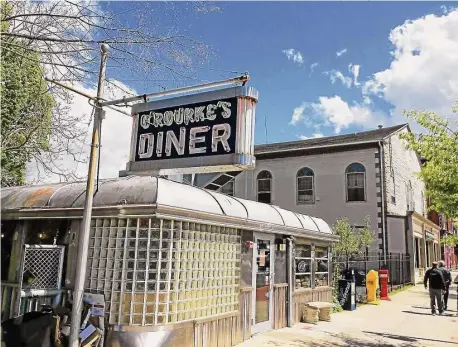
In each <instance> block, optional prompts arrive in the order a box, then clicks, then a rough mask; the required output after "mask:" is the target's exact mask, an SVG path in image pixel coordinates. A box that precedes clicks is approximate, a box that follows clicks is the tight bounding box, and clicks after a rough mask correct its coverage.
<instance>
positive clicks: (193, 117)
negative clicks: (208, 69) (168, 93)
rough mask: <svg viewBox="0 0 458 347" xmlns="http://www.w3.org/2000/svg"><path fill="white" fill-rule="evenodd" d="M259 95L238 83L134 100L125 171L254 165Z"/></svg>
mask: <svg viewBox="0 0 458 347" xmlns="http://www.w3.org/2000/svg"><path fill="white" fill-rule="evenodd" d="M257 101H258V93H257V91H256V90H255V89H253V88H251V87H245V86H238V87H231V88H225V89H219V90H214V91H210V92H205V93H200V94H193V95H185V96H180V97H175V98H169V99H165V100H157V101H151V102H147V103H142V104H135V105H134V106H133V107H132V114H133V117H134V127H133V131H132V144H131V154H130V161H129V163H128V164H127V172H128V173H133V174H151V173H153V174H174V173H197V172H217V171H234V170H246V169H253V168H254V165H255V158H254V141H253V137H254V119H255V109H256V103H257Z"/></svg>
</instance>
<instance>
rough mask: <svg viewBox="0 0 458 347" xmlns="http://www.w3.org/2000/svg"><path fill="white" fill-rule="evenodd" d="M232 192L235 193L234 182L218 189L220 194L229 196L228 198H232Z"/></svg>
mask: <svg viewBox="0 0 458 347" xmlns="http://www.w3.org/2000/svg"><path fill="white" fill-rule="evenodd" d="M234 191H235V180H231V181H229V182H227V183H226V184H225V185H224V186H222V187H221V188H220V189H219V192H220V193H223V194H226V195H230V196H234Z"/></svg>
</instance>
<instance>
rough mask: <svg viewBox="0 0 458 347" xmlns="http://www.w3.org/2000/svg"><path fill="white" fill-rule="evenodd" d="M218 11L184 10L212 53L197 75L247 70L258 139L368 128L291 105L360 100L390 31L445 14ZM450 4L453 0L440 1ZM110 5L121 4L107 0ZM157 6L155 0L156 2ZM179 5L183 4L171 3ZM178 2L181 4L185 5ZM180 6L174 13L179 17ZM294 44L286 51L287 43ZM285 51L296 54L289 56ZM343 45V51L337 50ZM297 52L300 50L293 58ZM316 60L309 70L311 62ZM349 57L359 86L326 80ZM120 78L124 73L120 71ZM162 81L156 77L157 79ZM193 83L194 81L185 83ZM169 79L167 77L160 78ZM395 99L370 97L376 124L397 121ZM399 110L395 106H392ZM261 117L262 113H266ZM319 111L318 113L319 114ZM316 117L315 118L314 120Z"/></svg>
mask: <svg viewBox="0 0 458 347" xmlns="http://www.w3.org/2000/svg"><path fill="white" fill-rule="evenodd" d="M215 4H216V5H217V6H219V7H220V9H221V11H220V12H210V13H200V14H197V15H195V16H189V15H186V14H185V12H184V11H183V12H182V13H181V14H182V15H183V17H184V18H180V22H181V23H186V25H185V26H183V27H182V28H181V29H182V30H184V32H186V34H187V35H189V36H191V37H193V38H196V39H199V40H200V41H202V42H204V43H206V44H208V45H209V46H210V50H211V51H212V52H214V53H215V55H214V56H213V57H212V58H211V60H210V61H209V62H208V63H207V64H205V65H203V66H200V68H199V69H197V71H196V77H198V78H199V79H202V80H219V79H222V78H225V77H230V76H233V75H232V74H231V73H229V72H228V71H240V72H243V71H248V72H249V73H250V76H251V82H250V85H252V86H254V87H256V88H257V89H258V90H259V92H260V99H259V104H258V109H257V127H256V143H264V142H266V135H265V127H264V123H265V122H267V128H268V135H267V141H268V142H277V141H288V140H294V139H297V138H298V137H299V136H302V137H304V136H306V137H311V136H313V134H317V135H316V136H319V135H320V134H323V135H325V136H326V135H333V134H336V133H338V132H339V130H340V133H347V132H353V131H359V130H363V129H366V128H371V127H374V126H375V125H376V124H375V123H373V122H367V123H364V122H362V123H360V124H358V122H355V123H354V124H349V125H348V126H345V127H340V129H339V130H338V131H336V127H335V125H334V124H329V122H328V123H326V122H324V125H323V124H322V123H323V122H322V121H318V120H317V119H315V118H317V117H315V116H314V117H311V116H310V117H309V118H314V119H313V120H309V121H306V123H304V122H301V121H299V122H298V123H296V124H295V125H291V124H289V122H290V121H291V118H292V114H293V112H294V109H295V108H297V107H300V106H301V105H303V104H305V105H307V106H306V107H305V108H306V110H305V111H304V113H305V114H306V115H305V118H307V117H308V115H310V114H311V113H316V112H311V109H310V107H312V109H313V105H312V106H310V104H314V103H317V102H318V100H319V98H320V97H329V98H330V97H334V96H339V97H340V98H341V99H342V100H343V101H344V102H347V103H349V104H351V103H352V102H356V103H363V95H362V85H363V84H364V81H367V80H370V79H371V76H372V75H373V74H374V73H376V72H379V71H383V70H385V69H387V68H389V67H390V64H391V62H392V60H393V57H392V55H391V51H392V50H393V45H392V43H391V42H390V41H389V35H390V32H391V31H392V30H393V29H394V28H395V27H397V26H399V25H402V24H403V23H404V22H405V21H407V20H416V19H418V18H421V17H422V16H425V15H428V14H436V15H437V16H442V15H444V7H443V4H442V3H440V2H401V3H397V2H287V3H285V2H217V3H215ZM446 5H448V6H450V5H453V3H446ZM110 6H115V7H116V6H122V3H116V2H115V3H112V4H111V5H110ZM157 6H161V5H159V4H158V5H157ZM176 6H177V7H178V8H180V6H181V4H177V5H176ZM183 6H184V4H183ZM179 16H180V11H179V12H178V17H179ZM292 49H293V50H294V51H291V50H292ZM286 50H290V51H289V52H291V53H292V55H295V56H296V61H294V60H293V59H292V57H291V59H288V57H287V54H286V53H284V51H286ZM342 50H346V51H345V53H343V54H342V55H341V56H337V55H336V52H338V51H342ZM298 52H299V53H300V57H302V59H300V58H298V57H299V55H298ZM312 64H318V65H317V66H316V67H315V68H314V71H313V72H312V71H311V65H312ZM349 64H353V65H359V66H360V68H359V76H358V81H360V86H359V87H358V86H355V85H353V86H351V87H347V86H346V85H345V84H344V83H342V82H341V81H340V80H339V79H338V78H336V79H335V82H334V83H332V80H331V77H332V76H331V75H332V73H331V71H333V70H334V72H337V71H340V72H341V74H342V76H343V78H347V79H346V81H347V82H348V81H349V80H348V78H350V79H353V78H354V76H352V74H351V72H350V71H349V68H348V67H349ZM121 81H122V78H121ZM161 83H162V82H161ZM183 83H187V84H194V83H195V82H193V81H187V82H183ZM164 84H165V85H167V82H165V83H164ZM130 86H131V87H133V88H135V89H136V90H137V91H138V92H147V91H151V90H155V89H157V87H156V86H152V85H148V84H147V83H141V82H137V83H134V84H131V85H130ZM393 107H394V106H393V105H392V104H391V103H390V102H387V101H386V100H384V99H383V98H373V99H372V104H371V111H372V112H373V113H375V114H378V115H383V116H380V117H379V118H378V119H379V121H380V123H383V124H387V125H388V124H391V123H399V122H400V121H403V119H402V118H401V117H395V118H393V117H392V116H391V115H390V112H391V111H392V110H393ZM396 111H399V110H395V112H396ZM398 113H399V112H398ZM266 117H267V118H266ZM318 118H320V117H318ZM317 124H321V125H320V126H319V127H318V125H317Z"/></svg>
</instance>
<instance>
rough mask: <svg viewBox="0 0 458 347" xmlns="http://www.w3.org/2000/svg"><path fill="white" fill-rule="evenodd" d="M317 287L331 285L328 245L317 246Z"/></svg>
mask: <svg viewBox="0 0 458 347" xmlns="http://www.w3.org/2000/svg"><path fill="white" fill-rule="evenodd" d="M314 263H315V288H316V287H325V286H328V285H329V258H328V249H327V247H315V262H314Z"/></svg>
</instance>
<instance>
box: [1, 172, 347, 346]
mask: <svg viewBox="0 0 458 347" xmlns="http://www.w3.org/2000/svg"><path fill="white" fill-rule="evenodd" d="M85 191H86V183H85V182H75V183H60V184H51V185H41V186H24V187H11V188H2V190H1V212H2V215H1V218H2V268H4V269H5V270H6V271H2V299H3V300H2V319H5V318H9V317H11V316H15V315H18V314H21V313H24V312H28V311H32V310H34V309H37V308H39V305H40V304H41V303H51V304H61V305H64V306H66V304H67V303H68V302H71V290H72V289H73V282H74V276H75V271H76V269H75V264H76V259H77V257H78V254H77V249H78V237H79V232H80V227H81V222H82V215H83V206H84V197H85ZM337 239H338V237H337V236H336V235H333V234H332V231H331V229H330V227H329V225H328V224H327V223H326V222H324V221H323V220H322V219H320V218H314V217H310V216H308V215H304V214H299V213H295V212H291V211H288V210H284V209H282V208H280V207H278V206H275V205H272V204H265V203H260V202H255V201H251V200H245V199H241V198H236V197H231V196H228V195H225V194H221V193H217V192H214V191H211V190H207V189H202V188H197V187H194V186H191V185H187V184H183V183H178V182H174V181H172V180H168V179H165V178H158V177H146V176H144V177H134V176H128V177H123V178H115V179H107V180H101V181H100V183H99V184H98V186H97V189H96V193H95V196H94V208H93V212H92V221H91V228H90V241H89V258H88V264H87V272H86V282H85V291H86V292H90V293H97V294H102V295H103V296H104V299H105V321H106V325H105V332H106V334H105V335H106V338H105V346H110V347H112V346H123V347H130V346H132V347H140V346H148V347H153V346H193V347H197V346H233V345H235V344H238V343H240V342H242V341H244V340H246V339H249V338H250V337H251V336H252V334H254V333H257V332H261V331H265V330H270V329H279V328H283V327H285V326H290V325H292V324H294V323H296V322H298V321H300V317H301V305H303V304H304V303H306V302H309V301H332V289H331V287H330V279H331V266H330V262H331V252H330V249H331V245H332V243H333V242H335V241H336V240H337Z"/></svg>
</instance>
